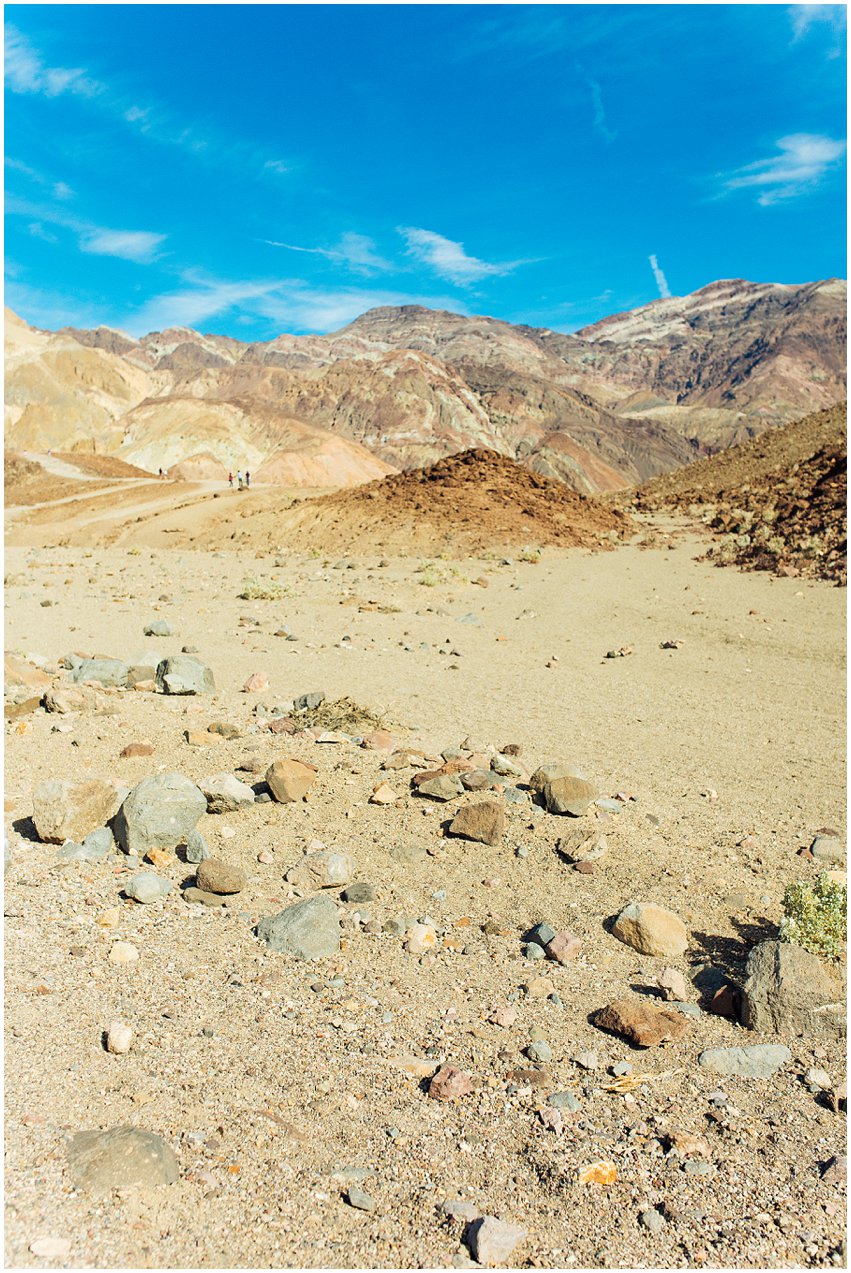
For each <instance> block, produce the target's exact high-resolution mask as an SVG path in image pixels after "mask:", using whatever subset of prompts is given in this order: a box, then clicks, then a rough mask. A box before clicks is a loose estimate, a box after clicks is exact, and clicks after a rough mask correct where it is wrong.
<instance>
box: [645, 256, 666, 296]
mask: <svg viewBox="0 0 851 1273" xmlns="http://www.w3.org/2000/svg"><path fill="white" fill-rule="evenodd" d="M647 259H648V261H649V262H650V268H651V270H652V271H653V277H654V278H655V280H656V286H657V287H658V289H659V295H660V296H661V297H662V298H663V300H667V298H668V297H669V296H670V295H671V289H670V287H668V280H667V279H666V278H665V275H664V274H663V273H662V268H661V266H660V265H659V262H658V261H657V260H656V257H655V255H654V256H649V257H648V258H647Z"/></svg>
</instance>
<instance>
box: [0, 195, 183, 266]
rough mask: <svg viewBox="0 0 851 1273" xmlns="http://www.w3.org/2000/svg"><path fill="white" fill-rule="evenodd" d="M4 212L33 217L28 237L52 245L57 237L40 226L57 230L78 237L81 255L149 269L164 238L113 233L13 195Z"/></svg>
mask: <svg viewBox="0 0 851 1273" xmlns="http://www.w3.org/2000/svg"><path fill="white" fill-rule="evenodd" d="M6 212H7V213H8V214H9V215H10V216H21V217H34V218H35V221H33V222H32V223H31V224H30V226H29V227H28V228H29V232H30V234H35V235H36V237H37V238H42V239H45V240H46V241H47V242H54V243H55V242H56V236H55V235H53V236H50V235H49V232H46V231H45V229H44V224H43V223H46V224H47V225H53V226H59V227H60V228H61V229H63V230H70V231H71V232H72V233H73V234H75V235H76V236H77V246H78V247H79V249H80V251H81V252H89V253H92V254H94V255H97V256H114V257H118V258H119V259H121V260H123V261H135V262H136V263H137V264H138V265H150V264H151V263H152V262H153V261H155V260H156V259H157V249H158V248H159V247H160V245H161V244H162V243H164V242H165V239H166V236H165V235H164V234H156V233H154V232H153V231H151V230H113V229H111V228H110V227H108V226H103V225H96V224H94V223H93V222H91V221H85V220H83V219H82V218H81V217H75V216H72V215H71V214H70V213H69V212H66V211H65V210H64V209H61V208H54V207H51V206H48V205H40V204H37V203H31V202H30V201H29V200H28V199H19V198H17V197H16V196H14V195H10V196H9V197H8V198H7V199H6Z"/></svg>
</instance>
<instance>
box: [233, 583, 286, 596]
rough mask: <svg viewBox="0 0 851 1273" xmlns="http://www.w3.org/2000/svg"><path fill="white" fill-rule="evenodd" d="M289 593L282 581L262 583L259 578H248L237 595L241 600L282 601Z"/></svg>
mask: <svg viewBox="0 0 851 1273" xmlns="http://www.w3.org/2000/svg"><path fill="white" fill-rule="evenodd" d="M287 595H288V590H287V588H286V587H285V585H284V584H281V583H261V581H260V580H259V579H254V578H252V579H246V580H245V581H244V582H243V585H242V592H238V593H237V596H238V598H239V600H240V601H280V600H281V598H282V597H286V596H287Z"/></svg>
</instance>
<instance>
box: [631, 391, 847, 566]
mask: <svg viewBox="0 0 851 1273" xmlns="http://www.w3.org/2000/svg"><path fill="white" fill-rule="evenodd" d="M846 430H847V408H846V404H845V403H842V404H840V405H838V406H835V407H830V408H829V409H827V410H825V411H817V412H815V413H814V414H812V415H809V416H805V417H804V419H802V420H796V421H795V422H794V423H793V424H788V425H786V426H785V427H783V428H781V429H774V430H771V431H770V432H769V433H764V434H762V435H761V436H760V437H758V438H754V439H753V440H752V441H750V442H746V443H744V444H743V445H741V446H735V447H731V448H730V449H729V450H728V451H724V452H722V454H720V455H717V456H714V457H713V458H712V459H710V460H699V461H698V462H697V463H695V464H689V465H687V466H686V467H685V468H683V469H678V470H677V471H676V472H674V473H667V474H665V475H664V476H663V477H658V478H654V479H653V481H652V482H648V483H647V484H646V485H645V486H643V487H641V488H640V489H639V490H638V491H637V492H636V493H635V499H634V506H635V507H638V508H642V509H648V508H665V507H667V508H675V509H684V508H688V509H691V510H692V511H698V510H700V509H705V510H706V512H705V516H706V517H708V519H709V525H710V526H711V527H712V529H713V530H715V531H717V532H718V533H719V534H720V536H721V539H720V541H719V542H718V543H717V544H716V545H714V546H713V548H712V549H711V550H710V553H709V556H710V557H711V558H712V559H713V560H715V561H717V562H719V564H722V565H725V564H737V565H743V566H746V567H747V568H749V569H753V570H774V571H777V572H778V573H781V574H794V575H798V574H800V575H806V576H811V577H813V578H820V579H833V580H835V581H836V582H837V583H845V580H846V572H847V562H846V554H847V546H846V545H847V503H846V501H847V477H846V470H847V439H846Z"/></svg>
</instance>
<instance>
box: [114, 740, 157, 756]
mask: <svg viewBox="0 0 851 1273" xmlns="http://www.w3.org/2000/svg"><path fill="white" fill-rule="evenodd" d="M118 754H119V756H121V757H122V759H126V758H127V757H128V756H153V754H154V749H153V747H152V746H151V744H150V743H128V744H127V746H126V747H123V748H122V749H121V751H120V752H119V753H118Z"/></svg>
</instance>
